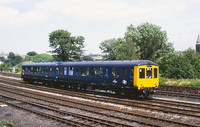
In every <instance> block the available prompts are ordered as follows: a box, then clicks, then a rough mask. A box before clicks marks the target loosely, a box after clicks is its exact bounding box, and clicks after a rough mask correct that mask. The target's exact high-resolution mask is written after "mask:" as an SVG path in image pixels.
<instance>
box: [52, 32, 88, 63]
mask: <svg viewBox="0 0 200 127" xmlns="http://www.w3.org/2000/svg"><path fill="white" fill-rule="evenodd" d="M84 40H85V39H84V37H83V36H77V37H76V36H71V33H70V32H68V31H66V30H56V31H53V32H51V33H50V35H49V42H50V47H51V48H53V49H54V50H52V51H51V52H52V53H54V54H55V55H56V56H55V58H56V60H58V61H66V60H67V61H68V60H70V61H71V60H81V55H82V53H83V50H82V48H84V45H83V43H84Z"/></svg>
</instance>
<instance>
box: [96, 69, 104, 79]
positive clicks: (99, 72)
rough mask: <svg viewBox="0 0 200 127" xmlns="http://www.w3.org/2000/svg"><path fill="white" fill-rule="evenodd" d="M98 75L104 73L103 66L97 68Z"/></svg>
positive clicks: (100, 75)
mask: <svg viewBox="0 0 200 127" xmlns="http://www.w3.org/2000/svg"><path fill="white" fill-rule="evenodd" d="M96 75H97V76H98V77H102V75H103V68H102V67H100V68H98V69H97V74H96Z"/></svg>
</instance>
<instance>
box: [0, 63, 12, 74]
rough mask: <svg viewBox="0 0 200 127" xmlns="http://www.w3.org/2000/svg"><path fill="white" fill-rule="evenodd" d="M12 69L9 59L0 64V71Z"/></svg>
mask: <svg viewBox="0 0 200 127" xmlns="http://www.w3.org/2000/svg"><path fill="white" fill-rule="evenodd" d="M11 70H12V64H11V63H10V62H9V61H6V62H5V63H3V64H1V65H0V71H1V72H2V71H7V72H8V71H10V72H11Z"/></svg>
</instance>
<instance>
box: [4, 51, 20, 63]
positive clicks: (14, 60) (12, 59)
mask: <svg viewBox="0 0 200 127" xmlns="http://www.w3.org/2000/svg"><path fill="white" fill-rule="evenodd" d="M22 59H23V58H22V57H21V56H15V54H14V53H13V52H10V53H9V55H8V60H7V61H8V62H10V63H11V64H12V66H15V65H17V64H18V63H20V62H22Z"/></svg>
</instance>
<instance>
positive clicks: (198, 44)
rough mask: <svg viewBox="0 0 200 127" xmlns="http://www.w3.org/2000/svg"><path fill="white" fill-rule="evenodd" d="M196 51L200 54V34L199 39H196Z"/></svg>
mask: <svg viewBox="0 0 200 127" xmlns="http://www.w3.org/2000/svg"><path fill="white" fill-rule="evenodd" d="M196 53H197V54H198V55H200V38H199V35H198V37H197V41H196Z"/></svg>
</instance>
